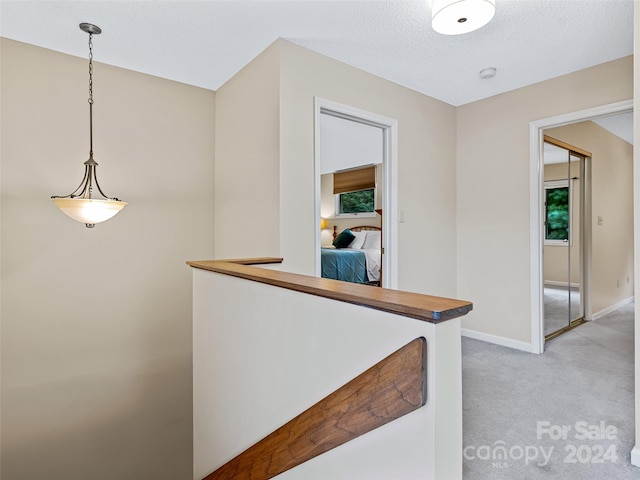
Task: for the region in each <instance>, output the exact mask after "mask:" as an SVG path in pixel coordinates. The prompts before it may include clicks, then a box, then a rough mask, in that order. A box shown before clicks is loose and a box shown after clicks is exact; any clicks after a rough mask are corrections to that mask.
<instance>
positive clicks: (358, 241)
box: [349, 231, 367, 249]
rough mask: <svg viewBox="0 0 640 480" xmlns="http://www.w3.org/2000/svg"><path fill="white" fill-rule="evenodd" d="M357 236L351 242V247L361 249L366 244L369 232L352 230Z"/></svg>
mask: <svg viewBox="0 0 640 480" xmlns="http://www.w3.org/2000/svg"><path fill="white" fill-rule="evenodd" d="M351 233H353V234H354V235H355V237H356V238H354V239H353V242H351V243H350V244H349V248H355V249H361V248H362V245H364V240H365V239H366V238H367V232H354V231H351Z"/></svg>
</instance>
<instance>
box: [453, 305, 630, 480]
mask: <svg viewBox="0 0 640 480" xmlns="http://www.w3.org/2000/svg"><path fill="white" fill-rule="evenodd" d="M633 316H634V305H633V304H629V305H626V306H624V307H622V308H621V309H619V310H617V311H615V312H613V313H611V314H610V315H608V316H606V317H603V318H601V319H599V320H597V321H596V322H589V323H587V324H585V325H581V326H579V327H577V328H576V329H574V330H572V331H570V332H567V333H565V334H563V335H561V336H560V337H558V338H556V339H554V340H551V341H550V342H548V343H547V346H546V351H545V353H544V354H542V355H534V354H529V353H525V352H521V351H517V350H513V349H509V348H505V347H500V346H497V345H492V344H489V343H485V342H481V341H478V340H472V339H468V338H463V339H462V352H463V356H462V366H463V383H462V388H463V407H464V409H463V436H464V438H463V442H464V479H465V480H497V479H509V480H513V479H518V480H524V479H528V480H535V479H562V480H571V479H576V480H578V479H579V480H609V479H616V480H622V479H640V468H638V467H634V466H632V465H631V463H630V451H631V449H632V448H633V446H634V372H633V354H634V345H633V341H634V334H633V332H634V325H633V318H634V317H633Z"/></svg>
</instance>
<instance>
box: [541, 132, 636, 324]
mask: <svg viewBox="0 0 640 480" xmlns="http://www.w3.org/2000/svg"><path fill="white" fill-rule="evenodd" d="M545 133H546V134H547V135H550V136H552V137H553V138H557V139H558V140H562V141H564V142H567V143H569V144H570V145H574V146H576V147H579V148H582V149H584V150H587V151H588V152H591V154H592V161H591V172H592V173H591V177H592V180H591V196H592V201H591V205H592V218H591V225H592V227H591V230H592V254H591V258H592V265H593V266H592V274H591V281H592V287H591V288H592V296H591V298H592V310H593V313H597V312H599V311H602V310H604V309H606V308H607V307H610V306H612V305H615V304H617V303H619V302H621V301H623V300H625V299H627V298H629V297H632V296H633V146H632V145H631V144H629V143H627V142H625V141H624V140H622V139H621V138H619V137H616V136H615V135H613V134H611V133H609V132H608V131H607V130H605V129H604V128H602V127H600V126H598V125H596V124H595V123H593V122H590V121H589V122H581V123H577V124H573V125H567V126H564V127H560V128H553V129H549V130H546V131H545ZM598 217H602V225H598V221H597V220H598Z"/></svg>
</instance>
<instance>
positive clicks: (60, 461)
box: [0, 39, 215, 480]
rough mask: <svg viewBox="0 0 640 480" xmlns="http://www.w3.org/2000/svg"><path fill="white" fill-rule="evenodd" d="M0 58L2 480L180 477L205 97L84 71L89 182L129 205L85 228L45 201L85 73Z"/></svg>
mask: <svg viewBox="0 0 640 480" xmlns="http://www.w3.org/2000/svg"><path fill="white" fill-rule="evenodd" d="M0 46H1V54H2V55H1V62H2V65H1V66H2V70H1V97H2V120H1V121H2V124H1V130H2V143H1V146H0V149H1V150H0V153H1V162H2V163H1V167H2V183H1V185H0V187H1V201H2V204H1V205H2V212H1V213H2V232H1V237H0V238H1V246H2V250H1V261H2V271H1V280H2V292H1V293H2V299H1V300H2V303H1V304H2V310H1V313H2V325H1V332H2V336H1V338H2V349H1V352H2V392H1V404H2V407H1V408H2V419H3V423H2V467H1V468H2V471H1V475H2V478H3V479H4V480H19V479H33V478H47V479H51V480H74V479H78V480H80V479H83V480H84V479H87V478H91V479H95V480H102V479H104V480H107V479H108V480H113V479H119V480H124V479H131V480H134V479H135V480H139V479H147V478H155V479H167V480H176V479H180V478H182V479H184V478H190V477H191V472H192V449H191V438H192V425H191V419H192V406H191V405H192V392H191V389H192V385H191V281H190V278H191V272H190V271H189V268H188V267H186V265H185V261H186V260H189V259H194V258H208V257H211V256H212V255H213V218H212V211H213V175H214V169H213V160H214V144H213V143H214V142H213V132H214V108H215V94H214V92H211V91H207V90H203V89H199V88H195V87H190V86H186V85H183V84H179V83H175V82H171V81H167V80H162V79H159V78H155V77H151V76H147V75H143V74H139V73H134V72H131V71H127V70H123V69H119V68H114V67H110V66H107V65H103V64H100V63H98V62H96V63H95V66H94V99H95V106H94V130H95V131H94V150H95V158H96V161H97V162H98V163H99V164H100V166H99V167H98V175H99V179H100V183H101V186H102V187H103V189H104V190H105V192H106V193H108V194H110V195H117V196H119V197H120V198H122V199H124V200H125V201H127V202H129V205H128V206H127V207H126V208H125V209H124V210H123V211H122V212H121V213H120V214H118V215H117V216H116V217H114V218H113V219H112V220H109V221H108V222H106V223H103V224H100V225H97V226H96V227H95V228H93V229H87V228H85V226H84V225H82V224H80V223H77V222H74V221H72V220H70V219H69V218H68V217H66V216H64V215H63V214H62V213H61V212H60V211H59V210H57V209H56V208H55V207H54V206H53V204H52V202H51V200H50V199H49V197H50V196H51V195H66V194H68V193H70V192H71V191H72V190H73V189H74V188H75V187H76V186H77V184H78V183H80V180H81V178H82V174H83V168H84V167H83V165H82V163H83V162H84V161H85V160H86V159H87V157H88V111H87V110H88V108H87V81H88V79H87V62H86V60H83V59H82V58H77V57H72V56H68V55H63V54H60V53H55V52H52V51H49V50H45V49H42V48H38V47H34V46H30V45H26V44H22V43H18V42H14V41H11V40H7V39H1V40H0Z"/></svg>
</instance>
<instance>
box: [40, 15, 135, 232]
mask: <svg viewBox="0 0 640 480" xmlns="http://www.w3.org/2000/svg"><path fill="white" fill-rule="evenodd" d="M80 29H81V30H82V31H83V32H86V33H88V34H89V160H87V161H86V162H84V165H85V169H84V177H83V179H82V182H80V186H79V187H78V188H76V189H75V190H74V191H73V192H72V193H70V194H69V195H65V196H64V197H58V196H53V197H51V199H52V200H53V204H54V205H55V206H56V207H58V208H59V209H60V210H61V211H62V213H64V214H65V215H67V216H68V217H70V218H72V219H74V220H76V221H78V222H81V223H84V224H85V225H86V226H87V227H88V228H93V227H94V226H95V224H96V223H101V222H104V221H106V220H109V219H110V218H111V217H113V216H114V215H116V214H117V213H118V212H119V211H120V210H122V209H123V208H124V207H125V205H127V203H126V202H123V201H121V200H120V199H118V198H115V197H114V198H110V197H107V196H106V195H105V194H104V192H103V191H102V189H101V188H100V184H99V183H98V177H97V176H96V168H97V166H98V163H97V162H96V161H95V160H94V159H93V41H92V39H93V35H94V34H95V35H97V34H99V33H101V32H102V30H101V29H100V27H97V26H95V25H92V24H90V23H81V24H80ZM94 188H95V189H96V190H97V193H99V194H100V196H101V198H93V194H94Z"/></svg>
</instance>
